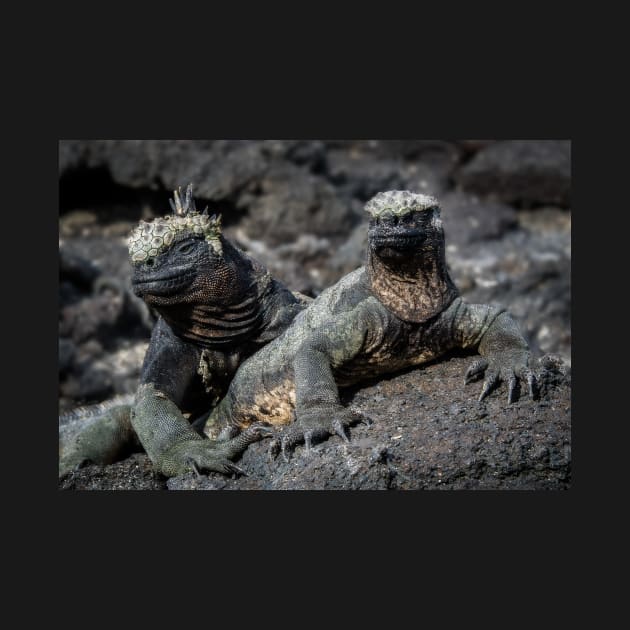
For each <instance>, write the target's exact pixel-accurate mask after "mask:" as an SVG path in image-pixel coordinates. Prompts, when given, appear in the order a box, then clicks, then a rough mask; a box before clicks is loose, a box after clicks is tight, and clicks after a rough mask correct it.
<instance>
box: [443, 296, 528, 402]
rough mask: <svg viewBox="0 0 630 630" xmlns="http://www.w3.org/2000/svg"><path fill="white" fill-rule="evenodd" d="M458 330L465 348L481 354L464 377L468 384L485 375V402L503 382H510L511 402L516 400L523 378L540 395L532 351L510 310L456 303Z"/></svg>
mask: <svg viewBox="0 0 630 630" xmlns="http://www.w3.org/2000/svg"><path fill="white" fill-rule="evenodd" d="M456 309H457V313H456V315H455V326H454V328H455V332H456V335H458V336H459V338H460V339H461V345H462V347H464V348H468V347H474V348H476V349H477V351H478V352H479V354H480V355H481V358H480V359H477V360H476V361H474V362H473V363H472V364H471V365H470V367H469V368H468V370H467V371H466V374H465V376H464V382H465V383H466V384H468V383H470V382H472V381H474V380H477V379H479V378H481V377H483V376H484V373H485V380H484V383H483V386H482V389H481V394H480V395H479V401H482V400H483V399H484V398H485V397H486V396H487V395H488V394H489V393H490V392H491V391H492V390H493V389H494V388H495V387H496V386H497V385H498V384H499V383H500V382H502V381H503V382H505V383H507V388H508V395H507V402H508V404H511V403H512V402H514V400H515V393H516V387H517V384H518V382H519V380H522V381H524V382H526V383H527V388H528V391H529V395H530V396H531V397H532V398H535V397H536V393H537V381H536V375H535V374H534V371H533V370H532V369H531V367H530V351H529V346H528V345H527V341H525V338H524V337H523V335H522V334H521V331H520V330H519V327H518V325H517V323H516V322H515V321H514V319H513V318H512V316H511V315H510V314H509V313H507V312H506V311H504V310H502V309H498V308H494V307H491V306H488V305H482V304H466V303H465V302H463V301H460V302H459V304H457V305H456Z"/></svg>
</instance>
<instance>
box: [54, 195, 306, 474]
mask: <svg viewBox="0 0 630 630" xmlns="http://www.w3.org/2000/svg"><path fill="white" fill-rule="evenodd" d="M169 201H170V202H171V206H172V209H173V215H172V216H171V215H167V216H165V217H160V218H156V219H154V220H153V221H151V222H144V221H141V222H140V224H139V225H138V226H137V227H136V229H135V230H134V231H133V232H132V234H131V236H130V237H129V255H130V258H131V262H132V265H133V277H132V287H133V290H134V293H135V294H136V295H137V296H139V297H141V298H142V299H143V300H144V301H145V302H146V304H148V305H149V306H151V307H152V308H154V309H155V310H156V311H157V312H158V314H159V318H158V321H157V323H156V325H155V327H154V329H153V332H152V335H151V340H150V343H149V347H148V349H147V353H146V356H145V359H144V363H143V366H142V371H141V376H140V385H139V388H138V391H137V394H136V398H135V403H134V404H133V405H121V406H116V407H114V408H112V409H109V410H107V412H106V413H105V414H104V415H103V416H102V417H99V418H97V419H96V420H95V421H93V422H92V423H91V424H89V425H88V426H87V427H86V428H85V429H83V430H82V431H81V432H79V433H78V435H76V436H74V437H73V439H71V440H70V441H69V443H68V444H66V445H64V448H63V453H62V455H61V457H60V466H59V472H60V476H63V475H64V474H66V473H67V472H69V471H70V470H72V469H75V468H77V467H79V466H81V465H82V464H84V463H86V462H88V461H91V462H94V463H111V462H112V461H115V460H117V459H119V458H120V457H121V455H123V454H124V453H125V452H126V451H128V450H129V447H130V445H132V444H133V443H134V441H135V440H136V439H139V441H140V444H141V445H142V447H144V449H145V450H146V452H147V454H148V455H149V457H150V459H151V461H152V462H153V464H154V465H155V467H156V468H157V469H158V470H159V471H160V472H162V473H163V474H165V475H166V476H172V475H175V474H178V473H181V472H184V471H186V470H192V469H195V470H198V469H204V470H215V471H220V472H226V473H227V472H241V471H240V469H239V468H238V467H237V466H235V465H234V464H233V463H232V462H231V461H229V460H230V459H231V458H232V457H234V456H236V455H237V454H238V453H240V452H241V451H242V450H243V449H244V448H245V447H246V446H247V445H248V444H249V443H250V442H252V441H255V440H258V439H260V438H261V437H262V436H264V435H265V434H267V433H269V430H268V429H266V428H264V427H260V426H254V427H253V430H251V431H248V432H244V433H242V434H240V435H238V436H229V437H228V439H226V440H224V441H222V442H221V443H220V444H214V443H213V442H211V441H210V440H208V439H206V438H205V436H203V434H202V433H201V427H203V421H204V420H205V414H204V412H207V411H209V409H211V408H212V405H214V404H216V402H217V401H218V400H219V399H220V398H221V397H222V396H223V395H224V394H225V392H226V390H227V386H228V384H229V382H230V380H231V378H232V376H233V374H234V372H235V371H236V368H237V367H238V365H239V364H240V363H241V362H242V361H243V360H244V359H246V358H247V357H248V356H250V355H251V354H253V353H254V352H255V351H256V350H258V349H259V348H261V347H262V346H263V345H265V344H266V343H268V342H269V341H270V340H272V339H274V338H275V337H277V336H278V335H279V334H280V333H281V332H282V331H283V330H285V329H286V327H287V326H288V325H289V323H290V322H291V321H292V320H293V318H294V317H295V315H296V314H297V313H298V312H299V311H300V310H301V309H303V308H304V307H305V305H306V304H307V303H308V301H309V300H310V299H311V298H308V297H306V296H304V295H301V294H299V293H292V292H291V291H289V290H288V289H287V288H286V287H285V286H284V285H282V284H281V283H280V282H278V281H277V280H275V279H274V278H272V277H271V275H270V274H269V272H268V271H267V269H265V268H264V267H263V266H262V265H261V264H260V263H259V262H257V261H256V260H254V259H252V258H250V257H249V256H247V255H246V254H245V253H244V252H242V251H240V250H239V249H238V248H237V247H235V246H234V245H233V244H232V243H230V241H228V240H227V239H226V238H225V237H224V236H223V235H222V232H221V218H220V217H217V216H215V215H213V216H209V215H208V212H207V208H206V210H204V211H203V212H202V213H200V212H198V211H197V209H196V207H195V202H194V200H193V197H192V185H189V186H188V188H187V190H186V193H185V197H184V198H183V199H182V196H181V189H180V190H179V191H175V193H174V199H171V200H169ZM184 413H185V414H186V415H190V417H191V419H192V418H195V416H197V418H198V420H197V424H199V420H201V424H200V427H199V431H197V430H196V429H195V428H194V427H193V426H191V423H190V422H189V421H188V419H187V418H186V417H184ZM136 436H137V438H136ZM230 438H233V439H230Z"/></svg>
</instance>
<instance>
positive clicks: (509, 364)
mask: <svg viewBox="0 0 630 630" xmlns="http://www.w3.org/2000/svg"><path fill="white" fill-rule="evenodd" d="M484 373H485V380H484V383H483V387H482V389H481V394H480V395H479V402H481V401H482V400H483V399H484V398H485V397H486V396H487V395H488V394H490V392H492V391H493V390H494V389H495V388H496V387H497V386H498V385H499V383H501V382H505V383H507V386H508V395H507V402H508V405H509V404H511V403H513V402H514V401H515V400H516V393H517V385H518V384H519V381H523V382H526V383H527V389H528V392H529V395H530V397H531V398H532V400H536V398H537V397H538V380H539V379H540V378H541V377H540V375H536V374H535V373H534V371H533V370H532V369H531V368H530V367H529V366H528V365H527V360H526V359H525V360H523V359H522V358H520V357H519V358H518V359H513V358H511V357H510V356H509V355H507V356H505V357H501V358H495V359H491V360H487V359H483V358H481V359H477V360H476V361H474V362H473V363H472V364H471V365H470V367H469V368H468V370H466V374H465V376H464V384H466V385H467V384H468V383H471V382H473V381H476V380H479V379H480V378H482V377H483V376H484Z"/></svg>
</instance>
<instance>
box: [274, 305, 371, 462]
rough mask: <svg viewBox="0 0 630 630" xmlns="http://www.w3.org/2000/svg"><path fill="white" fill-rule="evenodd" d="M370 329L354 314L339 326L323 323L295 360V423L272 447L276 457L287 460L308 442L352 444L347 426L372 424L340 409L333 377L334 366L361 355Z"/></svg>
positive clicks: (308, 445) (360, 317)
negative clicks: (327, 440) (332, 437)
mask: <svg viewBox="0 0 630 630" xmlns="http://www.w3.org/2000/svg"><path fill="white" fill-rule="evenodd" d="M367 326H368V323H367V321H366V320H365V318H364V317H363V315H362V313H361V312H354V311H352V312H351V313H349V314H346V315H345V316H343V317H340V318H339V319H337V320H336V321H335V322H334V323H323V324H322V325H321V326H320V327H319V328H318V329H317V330H316V331H312V332H311V333H310V335H309V336H308V337H307V338H306V339H305V340H304V342H303V343H302V344H301V346H300V348H299V349H298V350H297V352H296V355H295V359H294V360H293V374H294V379H295V402H296V404H295V414H296V421H295V422H294V423H293V424H291V425H289V426H288V427H287V428H286V429H285V430H284V431H283V432H282V434H281V435H280V436H279V437H277V438H276V439H275V440H274V441H273V442H272V444H271V454H272V456H274V457H275V456H276V455H277V454H278V453H279V452H282V455H283V457H284V459H285V460H288V458H289V454H290V452H291V451H292V450H293V448H294V447H295V445H296V444H299V443H301V442H304V443H305V445H306V448H307V450H310V448H311V446H312V443H313V442H314V441H318V440H322V439H324V438H326V437H328V436H329V435H333V434H337V435H339V436H340V437H341V438H342V439H343V440H344V441H346V442H349V441H350V438H349V437H348V434H347V431H346V429H347V427H349V426H351V425H353V424H356V423H357V422H362V423H364V424H367V425H369V424H371V423H372V421H371V420H370V419H369V418H367V417H366V416H364V415H363V414H361V413H359V412H358V411H355V410H352V409H348V408H346V407H344V406H343V405H342V404H341V401H340V400H339V390H338V388H337V384H336V382H335V378H334V375H333V366H338V365H341V364H343V363H344V362H345V361H348V360H351V359H352V358H353V357H355V356H356V355H357V354H358V352H359V351H360V349H361V347H362V346H363V344H364V341H365V337H366V334H367V330H368V329H367Z"/></svg>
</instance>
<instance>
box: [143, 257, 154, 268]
mask: <svg viewBox="0 0 630 630" xmlns="http://www.w3.org/2000/svg"><path fill="white" fill-rule="evenodd" d="M144 264H145V265H146V266H147V267H153V265H155V258H149V259H147V261H146V262H145V263H144Z"/></svg>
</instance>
